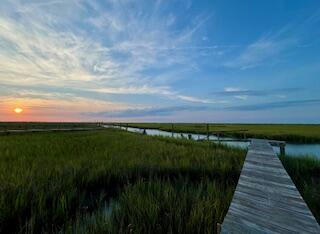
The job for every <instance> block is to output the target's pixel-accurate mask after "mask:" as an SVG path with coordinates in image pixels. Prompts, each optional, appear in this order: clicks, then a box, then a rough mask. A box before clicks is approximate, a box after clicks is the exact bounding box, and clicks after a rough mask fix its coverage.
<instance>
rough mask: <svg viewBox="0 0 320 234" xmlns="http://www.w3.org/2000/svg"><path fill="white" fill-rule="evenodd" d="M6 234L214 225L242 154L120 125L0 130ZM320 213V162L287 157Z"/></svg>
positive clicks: (0, 202) (205, 228)
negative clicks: (84, 129) (64, 129)
mask: <svg viewBox="0 0 320 234" xmlns="http://www.w3.org/2000/svg"><path fill="white" fill-rule="evenodd" d="M0 152H1V154H0V233H213V232H215V231H216V230H215V227H216V223H217V222H219V223H221V222H222V220H223V217H224V216H225V214H226V212H227V209H228V206H229V203H230V202H231V199H232V196H233V192H234V189H235V186H236V184H237V181H238V178H239V174H240V171H241V168H242V164H243V161H244V158H245V154H246V152H245V151H243V150H240V149H236V148H229V147H226V146H223V145H217V144H208V142H195V141H188V140H184V139H172V138H165V137H150V136H144V135H139V134H136V133H129V132H124V131H120V130H116V129H107V130H105V131H94V132H59V133H30V134H21V135H9V136H1V137H0ZM281 160H282V162H283V164H284V166H285V168H286V169H287V171H288V172H289V174H290V175H291V177H292V179H293V181H294V182H295V184H296V185H297V187H298V189H299V190H300V192H301V194H302V196H303V197H304V199H305V201H306V202H307V204H308V206H309V207H310V209H311V210H312V212H313V214H314V215H315V216H316V218H317V220H318V221H319V218H320V214H319V213H320V212H319V211H320V207H319V204H320V202H319V194H320V186H319V170H320V166H319V165H320V163H319V161H317V160H315V159H312V158H301V159H300V158H291V157H282V158H281Z"/></svg>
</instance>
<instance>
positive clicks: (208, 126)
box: [207, 124, 209, 141]
mask: <svg viewBox="0 0 320 234" xmlns="http://www.w3.org/2000/svg"><path fill="white" fill-rule="evenodd" d="M207 140H208V141H209V124H207Z"/></svg>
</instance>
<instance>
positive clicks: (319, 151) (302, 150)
mask: <svg viewBox="0 0 320 234" xmlns="http://www.w3.org/2000/svg"><path fill="white" fill-rule="evenodd" d="M104 127H106V128H121V129H124V130H126V129H127V130H128V131H130V132H138V133H142V132H143V129H139V128H132V127H128V128H126V127H119V126H113V125H104ZM146 134H147V135H151V136H167V137H172V136H173V137H175V138H186V139H188V138H189V137H191V138H192V139H193V140H201V139H207V135H204V134H193V133H177V132H174V133H171V132H167V131H162V130H158V129H146ZM209 139H210V140H218V138H217V137H216V136H210V137H209ZM220 140H223V141H222V142H221V143H222V144H226V145H229V146H234V147H239V148H242V149H246V148H247V147H248V145H249V143H248V142H241V141H232V140H236V138H230V137H220ZM228 140H230V141H228ZM273 149H274V150H275V152H276V153H280V149H279V147H273ZM286 154H288V155H292V156H297V157H299V156H302V155H312V156H315V157H317V158H319V159H320V144H290V143H287V144H286Z"/></svg>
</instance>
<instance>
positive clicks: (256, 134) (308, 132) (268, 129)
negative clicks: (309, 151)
mask: <svg viewBox="0 0 320 234" xmlns="http://www.w3.org/2000/svg"><path fill="white" fill-rule="evenodd" d="M129 126H131V127H139V128H152V129H160V130H164V131H171V129H172V124H171V123H129ZM236 130H248V132H246V137H249V138H265V139H273V140H282V141H288V142H292V143H320V124H209V131H211V132H212V131H236ZM174 131H175V132H187V133H188V132H190V133H196V134H197V133H198V134H206V133H207V125H206V124H200V123H175V124H174ZM224 135H225V136H233V137H239V138H242V137H243V136H244V135H243V133H239V132H234V133H230V132H229V133H225V134H224Z"/></svg>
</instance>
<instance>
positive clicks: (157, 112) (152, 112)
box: [83, 106, 208, 118]
mask: <svg viewBox="0 0 320 234" xmlns="http://www.w3.org/2000/svg"><path fill="white" fill-rule="evenodd" d="M207 109H208V107H206V106H172V107H153V108H140V109H128V110H124V111H105V112H89V113H83V115H87V116H91V117H100V118H102V117H119V118H127V117H156V116H168V115H172V114H175V113H177V112H184V111H204V110H207Z"/></svg>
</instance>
